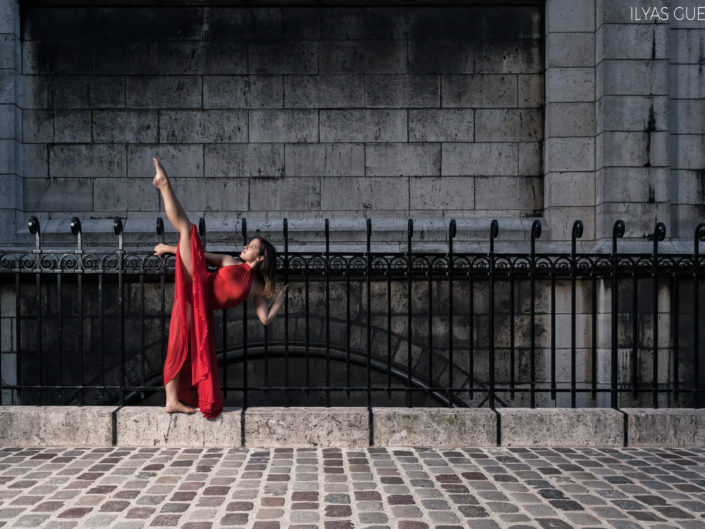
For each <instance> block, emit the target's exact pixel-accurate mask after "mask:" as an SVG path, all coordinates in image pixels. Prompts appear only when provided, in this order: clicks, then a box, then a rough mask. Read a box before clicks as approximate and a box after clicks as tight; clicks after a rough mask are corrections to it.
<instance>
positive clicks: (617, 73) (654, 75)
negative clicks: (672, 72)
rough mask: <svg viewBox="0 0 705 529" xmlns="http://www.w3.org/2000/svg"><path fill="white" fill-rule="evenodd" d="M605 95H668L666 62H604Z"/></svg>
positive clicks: (602, 65)
mask: <svg viewBox="0 0 705 529" xmlns="http://www.w3.org/2000/svg"><path fill="white" fill-rule="evenodd" d="M600 66H601V67H602V68H603V78H604V94H605V95H649V96H659V95H668V82H669V75H668V60H650V61H642V60H626V61H625V60H605V61H603V62H602V64H601V65H600Z"/></svg>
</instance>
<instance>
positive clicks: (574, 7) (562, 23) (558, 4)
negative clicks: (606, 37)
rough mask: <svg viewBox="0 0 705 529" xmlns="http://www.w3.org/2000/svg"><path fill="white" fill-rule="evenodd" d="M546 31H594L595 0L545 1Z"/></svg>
mask: <svg viewBox="0 0 705 529" xmlns="http://www.w3.org/2000/svg"><path fill="white" fill-rule="evenodd" d="M546 30H547V32H548V33H554V32H568V31H575V32H579V31H586V32H591V31H595V0H573V1H571V2H564V1H562V0H549V1H548V2H546Z"/></svg>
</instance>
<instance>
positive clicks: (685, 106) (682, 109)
mask: <svg viewBox="0 0 705 529" xmlns="http://www.w3.org/2000/svg"><path fill="white" fill-rule="evenodd" d="M671 113H672V114H673V115H674V116H675V117H676V120H677V122H676V123H677V125H676V128H677V131H678V134H705V120H704V119H702V116H705V100H704V99H686V100H676V101H672V103H671Z"/></svg>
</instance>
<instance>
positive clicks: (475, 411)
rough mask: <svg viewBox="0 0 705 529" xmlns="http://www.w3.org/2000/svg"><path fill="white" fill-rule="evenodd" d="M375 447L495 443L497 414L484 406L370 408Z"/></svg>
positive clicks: (446, 446)
mask: <svg viewBox="0 0 705 529" xmlns="http://www.w3.org/2000/svg"><path fill="white" fill-rule="evenodd" d="M372 415H373V422H374V445H375V446H425V447H432V448H453V447H460V446H497V416H496V414H495V412H494V411H492V410H490V409H487V408H471V409H465V408H450V409H449V408H373V409H372Z"/></svg>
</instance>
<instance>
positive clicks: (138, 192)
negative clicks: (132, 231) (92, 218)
mask: <svg viewBox="0 0 705 529" xmlns="http://www.w3.org/2000/svg"><path fill="white" fill-rule="evenodd" d="M93 207H94V208H95V209H96V210H98V211H159V195H158V191H157V190H156V189H155V188H154V187H153V186H152V179H151V178H96V179H95V181H94V184H93Z"/></svg>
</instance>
